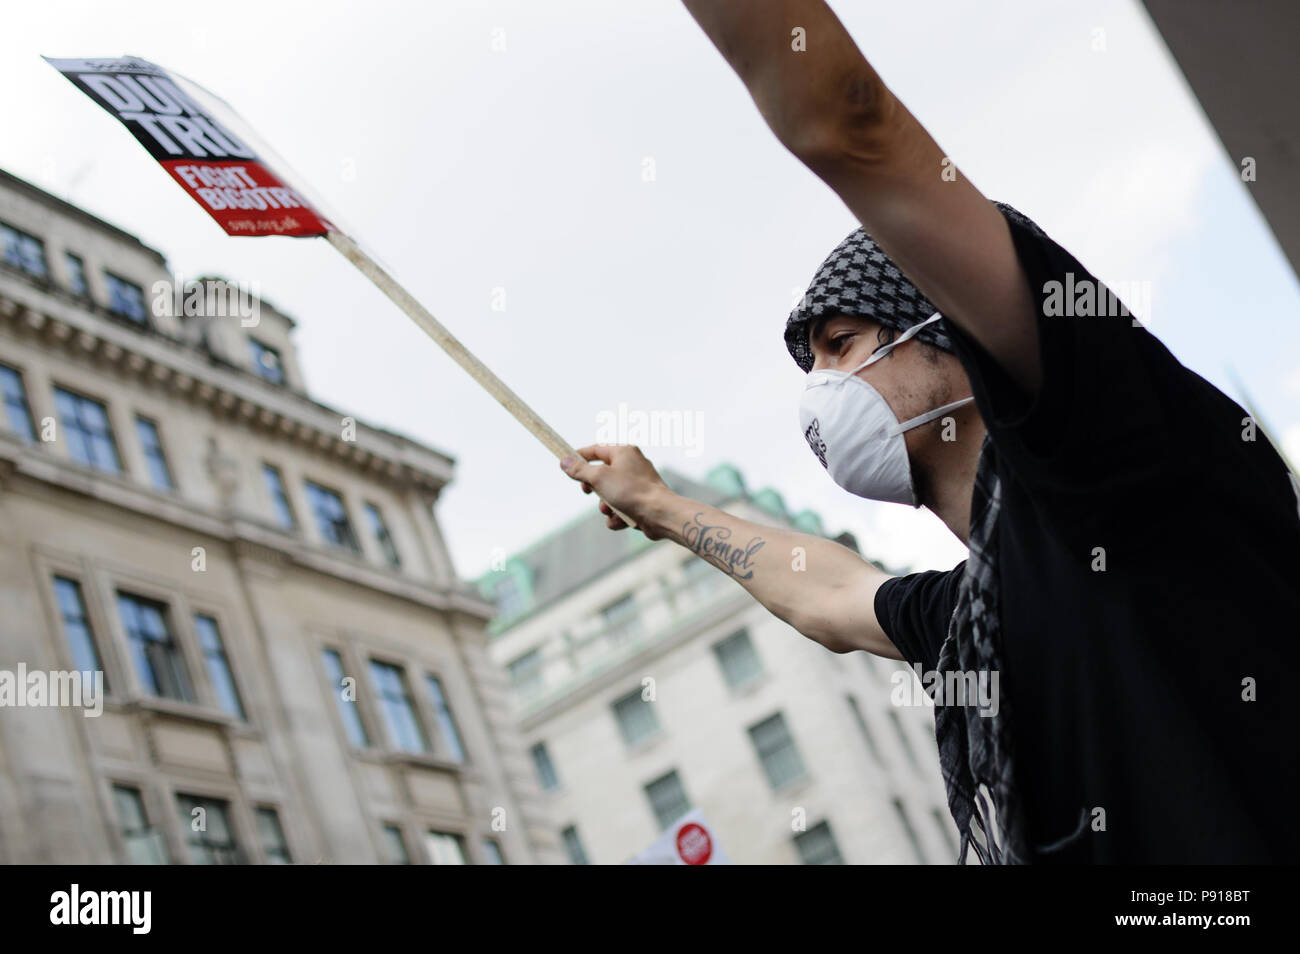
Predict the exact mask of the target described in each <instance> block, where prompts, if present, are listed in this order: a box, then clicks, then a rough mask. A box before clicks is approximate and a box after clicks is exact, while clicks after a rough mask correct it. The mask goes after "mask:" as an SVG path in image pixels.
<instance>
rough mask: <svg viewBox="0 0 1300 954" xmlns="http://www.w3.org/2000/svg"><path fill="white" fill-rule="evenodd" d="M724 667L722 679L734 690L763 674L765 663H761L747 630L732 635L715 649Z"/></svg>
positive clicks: (720, 664)
mask: <svg viewBox="0 0 1300 954" xmlns="http://www.w3.org/2000/svg"><path fill="white" fill-rule="evenodd" d="M713 653H714V655H715V656H717V657H718V665H719V666H721V667H722V678H723V679H725V680H726V682H727V685H728V686H730V687H731V688H732V689H735V688H737V687H738V686H743V685H745V684H746V683H748V682H752V681H753V680H755V679H757V678H758V677H759V676H761V675H762V674H763V663H762V662H761V661H759V658H758V652H757V650H755V649H754V641H753V640H751V639H750V638H749V632H748V631H747V630H743V629H742V630H740V631H739V632H736V633H732V634H731V635H730V636H728V637H727V638H726V639H724V640H722V642H720V643H718V644H717V645H715V646H714V647H713Z"/></svg>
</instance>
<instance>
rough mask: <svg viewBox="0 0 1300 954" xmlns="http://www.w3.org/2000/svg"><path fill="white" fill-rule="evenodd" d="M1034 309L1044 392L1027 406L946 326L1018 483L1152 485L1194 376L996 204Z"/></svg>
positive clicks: (1045, 239) (1060, 253)
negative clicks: (1184, 391) (1182, 396)
mask: <svg viewBox="0 0 1300 954" xmlns="http://www.w3.org/2000/svg"><path fill="white" fill-rule="evenodd" d="M998 208H999V210H1000V211H1001V212H1002V214H1003V217H1004V218H1005V219H1006V222H1007V227H1008V228H1009V229H1010V232H1011V239H1012V243H1013V244H1014V246H1015V250H1016V255H1017V257H1018V258H1019V260H1020V264H1021V266H1022V268H1023V270H1024V274H1025V278H1026V280H1027V282H1028V284H1029V292H1030V296H1031V298H1032V300H1033V301H1034V302H1035V303H1036V304H1037V305H1038V312H1039V313H1038V316H1037V323H1038V345H1039V356H1040V360H1041V366H1042V385H1041V387H1040V389H1039V392H1038V394H1037V395H1036V396H1035V397H1034V398H1033V399H1030V398H1029V397H1028V396H1027V395H1026V394H1025V393H1024V392H1023V391H1022V390H1021V389H1020V388H1019V387H1018V386H1017V385H1016V384H1015V383H1014V382H1013V381H1012V380H1011V379H1010V378H1009V377H1008V375H1007V374H1006V373H1005V372H1004V371H1003V370H1002V368H1001V367H1000V366H999V365H998V364H997V362H996V361H994V360H993V358H992V357H990V356H989V354H988V353H987V352H986V351H985V350H984V349H983V347H981V346H980V345H979V344H978V343H976V342H975V340H974V339H973V338H971V337H970V336H969V335H968V334H966V333H965V332H964V331H963V330H962V329H961V328H960V327H959V326H958V325H957V323H956V322H955V321H949V322H948V323H947V324H948V327H949V329H950V330H951V332H952V339H953V344H954V348H955V350H956V352H957V356H958V358H959V359H960V360H961V362H962V365H963V366H964V368H965V369H966V373H967V376H968V377H969V378H970V382H971V389H972V393H973V394H974V396H975V403H976V407H977V408H978V409H979V411H980V416H981V417H982V418H983V419H984V423H985V426H986V427H987V428H988V430H989V434H990V437H991V438H992V440H993V442H994V443H995V445H996V446H997V448H998V451H999V453H1000V454H1001V455H1002V456H1003V457H1004V458H1005V459H1006V461H1007V462H1008V464H1010V465H1011V466H1012V467H1013V468H1014V469H1015V470H1016V471H1017V472H1018V474H1019V475H1020V476H1022V477H1024V478H1028V479H1029V480H1033V479H1035V478H1040V479H1044V480H1047V481H1049V482H1051V483H1054V484H1057V485H1060V486H1062V487H1064V486H1068V485H1073V486H1076V487H1082V486H1087V487H1089V488H1091V489H1093V490H1104V488H1105V487H1106V486H1107V485H1108V484H1109V483H1111V481H1112V478H1115V477H1116V475H1121V479H1122V480H1125V481H1130V482H1131V481H1133V480H1139V479H1144V478H1148V477H1151V476H1152V475H1153V474H1154V473H1155V472H1156V471H1158V470H1159V469H1160V468H1161V466H1162V464H1163V462H1164V461H1166V460H1167V456H1166V450H1167V447H1166V445H1167V443H1168V440H1169V434H1170V432H1171V429H1172V428H1171V426H1170V422H1171V421H1172V420H1173V419H1174V418H1176V417H1177V415H1178V412H1179V407H1178V404H1179V394H1180V389H1183V388H1185V385H1186V381H1187V380H1188V378H1189V377H1190V376H1191V372H1189V371H1188V370H1187V369H1186V368H1184V367H1183V366H1182V365H1181V364H1179V362H1178V361H1177V359H1175V358H1174V356H1173V355H1172V354H1170V353H1169V351H1168V349H1166V348H1165V347H1164V345H1162V344H1161V343H1160V342H1159V341H1158V340H1157V339H1156V338H1154V337H1153V336H1152V335H1151V334H1150V332H1148V331H1147V330H1146V329H1145V328H1143V327H1142V326H1141V325H1140V324H1138V322H1137V320H1136V319H1135V318H1134V317H1133V316H1132V314H1131V313H1130V312H1129V311H1128V308H1127V306H1126V305H1125V304H1124V303H1123V302H1122V301H1121V300H1120V299H1119V298H1118V297H1117V296H1115V295H1114V294H1113V292H1112V291H1111V290H1110V289H1107V288H1106V287H1105V286H1104V285H1102V284H1101V282H1099V281H1098V280H1097V279H1096V278H1094V277H1093V275H1092V274H1091V273H1090V272H1088V270H1087V269H1085V268H1084V267H1083V266H1082V265H1080V264H1079V262H1078V261H1077V260H1076V259H1075V258H1074V256H1073V255H1071V254H1070V253H1069V252H1067V251H1066V250H1065V249H1064V248H1062V247H1061V246H1060V245H1058V244H1057V243H1056V242H1055V241H1053V240H1052V239H1051V237H1049V236H1048V235H1047V234H1046V233H1045V232H1044V231H1043V230H1042V229H1040V228H1039V227H1038V226H1037V225H1036V224H1034V223H1033V222H1032V221H1030V220H1029V219H1028V218H1026V217H1025V216H1023V215H1021V214H1020V213H1019V212H1017V211H1016V210H1015V209H1012V208H1011V207H1010V206H1006V205H1003V204H1000V203H999V204H998Z"/></svg>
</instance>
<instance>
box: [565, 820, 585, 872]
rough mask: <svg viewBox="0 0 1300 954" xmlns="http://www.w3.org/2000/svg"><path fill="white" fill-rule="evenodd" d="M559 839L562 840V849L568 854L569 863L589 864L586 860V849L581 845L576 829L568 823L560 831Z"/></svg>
mask: <svg viewBox="0 0 1300 954" xmlns="http://www.w3.org/2000/svg"><path fill="white" fill-rule="evenodd" d="M560 839H561V840H562V841H563V842H564V850H565V852H566V853H567V854H568V856H569V864H573V865H587V864H591V862H589V861H588V860H587V852H586V849H584V848H583V847H582V839H581V838H579V837H578V829H576V828H574V827H573V826H572V825H570V826H569V827H568V828H566V829H564V831H562V832H560Z"/></svg>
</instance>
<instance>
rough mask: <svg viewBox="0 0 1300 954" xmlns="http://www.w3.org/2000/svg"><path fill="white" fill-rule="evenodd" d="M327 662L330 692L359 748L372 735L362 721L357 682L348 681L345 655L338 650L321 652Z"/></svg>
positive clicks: (351, 741) (367, 741) (367, 742)
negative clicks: (345, 675)
mask: <svg viewBox="0 0 1300 954" xmlns="http://www.w3.org/2000/svg"><path fill="white" fill-rule="evenodd" d="M321 659H322V661H323V662H324V663H325V676H326V678H328V679H329V682H330V694H331V695H332V696H334V700H335V702H336V703H337V704H338V707H339V718H340V719H342V720H343V731H344V732H346V733H347V736H348V741H349V742H350V743H352V745H354V746H356V747H357V748H359V749H364V748H366V747H367V746H369V745H370V736H369V735H368V734H367V732H366V725H365V723H364V722H362V721H361V711H360V710H359V709H358V708H357V696H356V683H355V682H353V683H348V682H346V681H345V677H344V675H343V657H342V656H340V655H339V654H338V651H337V650H334V649H326V650H323V651H322V652H321Z"/></svg>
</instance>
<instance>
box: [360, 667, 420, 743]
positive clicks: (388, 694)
mask: <svg viewBox="0 0 1300 954" xmlns="http://www.w3.org/2000/svg"><path fill="white" fill-rule="evenodd" d="M370 678H371V680H372V681H373V682H374V684H375V692H376V694H377V695H378V696H379V710H380V711H381V712H382V713H383V714H384V723H385V724H386V725H387V726H388V738H389V740H390V741H391V742H392V743H393V748H395V749H398V750H400V751H402V752H427V751H429V743H428V741H427V740H426V739H425V737H424V729H422V728H421V727H420V720H419V719H417V718H416V717H415V706H413V705H412V704H411V695H410V693H408V692H407V691H406V676H405V674H404V673H403V672H402V668H401V667H400V666H390V665H389V664H388V663H381V662H376V661H375V660H373V659H372V660H371V661H370Z"/></svg>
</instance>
